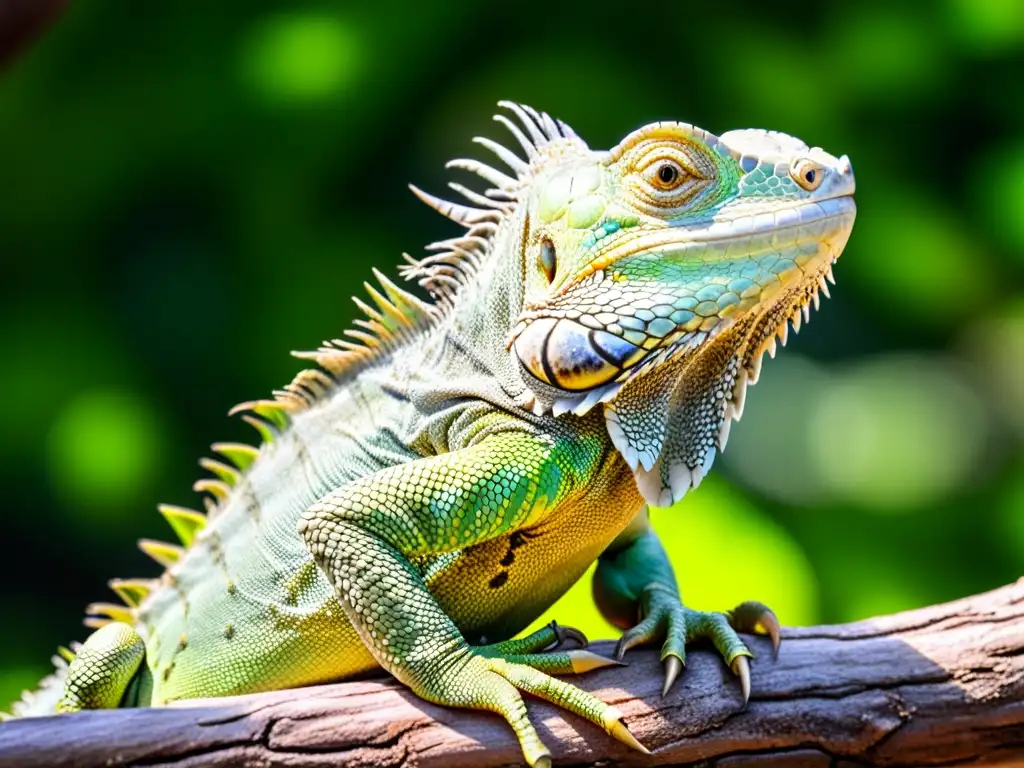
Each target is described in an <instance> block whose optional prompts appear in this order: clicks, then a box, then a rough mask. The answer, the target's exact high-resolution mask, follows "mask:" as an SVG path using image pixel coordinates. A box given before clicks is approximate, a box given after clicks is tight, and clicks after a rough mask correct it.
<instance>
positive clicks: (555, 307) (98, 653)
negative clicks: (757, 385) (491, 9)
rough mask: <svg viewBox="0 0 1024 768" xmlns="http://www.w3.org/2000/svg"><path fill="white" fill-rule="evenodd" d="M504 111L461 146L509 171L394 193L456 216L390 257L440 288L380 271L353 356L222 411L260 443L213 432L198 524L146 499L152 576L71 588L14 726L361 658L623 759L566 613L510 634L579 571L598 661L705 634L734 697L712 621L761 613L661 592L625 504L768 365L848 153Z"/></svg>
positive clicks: (822, 271) (341, 351)
mask: <svg viewBox="0 0 1024 768" xmlns="http://www.w3.org/2000/svg"><path fill="white" fill-rule="evenodd" d="M504 106H506V107H508V109H510V110H511V112H512V113H513V115H514V116H515V117H516V118H517V119H518V121H519V122H518V124H515V123H512V122H511V121H510V120H508V119H507V118H506V117H504V116H499V118H498V119H499V120H501V121H502V122H503V123H504V124H506V126H508V127H509V128H510V130H511V131H512V133H513V135H514V136H515V138H516V139H517V141H518V142H519V144H520V146H521V147H522V149H523V150H524V151H525V153H526V155H527V158H526V160H523V159H521V158H520V157H518V156H515V155H513V154H512V153H511V152H510V151H509V150H507V149H505V148H503V147H500V146H498V145H497V144H495V143H494V142H491V141H489V140H480V142H481V143H482V144H484V145H485V146H487V147H488V148H490V149H492V150H493V151H495V152H496V153H497V154H498V155H499V157H501V159H502V160H503V161H505V162H506V163H507V164H508V165H509V166H510V167H511V168H512V169H513V171H514V175H512V176H509V175H505V174H503V173H501V172H499V171H497V170H495V169H493V168H490V167H488V166H484V165H483V164H482V163H479V162H476V161H456V162H455V163H453V165H455V166H457V167H461V168H465V169H468V170H470V171H473V172H476V173H478V174H479V175H480V176H482V177H483V178H484V179H486V180H487V181H488V182H490V183H491V184H492V185H493V188H492V189H491V190H489V191H488V194H487V195H486V196H483V195H480V194H478V193H474V192H471V191H468V190H462V189H461V188H459V189H460V191H463V193H464V194H465V195H466V197H467V198H468V199H469V200H470V202H472V203H475V205H476V206H477V207H469V206H461V205H456V204H453V203H447V202H445V201H441V200H439V199H437V198H434V197H431V196H430V195H427V194H425V193H422V192H420V191H419V190H414V191H416V192H417V194H419V195H420V196H421V197H422V198H423V199H424V200H425V201H426V202H428V204H430V205H431V206H433V207H435V208H437V209H438V210H439V211H441V212H442V213H444V214H445V215H447V216H448V217H449V218H452V219H454V220H455V221H457V222H459V223H461V224H463V225H464V226H466V227H467V229H468V231H467V233H466V235H465V236H463V237H460V238H455V239H453V240H451V241H445V242H444V243H440V244H435V245H434V246H431V247H430V248H431V249H432V250H434V251H439V253H434V254H433V255H429V256H427V257H425V258H424V259H422V260H420V261H418V262H416V261H412V262H411V263H410V265H409V266H407V267H406V268H405V274H406V276H407V277H408V278H410V279H416V280H419V282H420V283H421V284H422V285H424V286H425V287H426V288H427V289H428V290H429V291H430V292H431V293H432V294H433V295H434V296H435V298H436V300H437V303H436V304H435V305H426V304H424V303H423V302H421V301H419V300H418V299H415V298H414V297H412V296H411V295H409V294H407V293H405V292H404V291H402V290H401V289H399V288H398V287H397V286H395V285H394V284H392V283H390V281H387V280H386V278H383V277H381V282H382V286H383V289H382V290H383V293H379V292H377V291H375V290H374V289H372V288H371V289H369V290H370V292H371V297H372V298H373V301H374V303H375V305H376V306H375V307H368V306H366V305H364V304H362V303H360V306H361V307H363V308H364V310H365V311H366V313H367V315H368V320H366V321H364V322H363V323H362V324H361V325H362V327H361V329H358V330H356V331H354V332H352V333H351V334H350V335H351V336H353V337H355V338H356V339H358V340H360V341H362V342H364V344H365V346H358V345H355V344H353V343H351V342H345V341H336V342H333V343H330V344H328V345H326V346H325V347H324V348H322V349H321V350H319V351H318V352H315V353H310V354H309V355H306V356H307V357H311V358H312V359H314V360H315V361H316V362H317V363H318V364H319V366H320V370H319V371H307V372H304V373H302V374H300V375H299V376H298V377H297V378H296V380H295V381H294V382H293V384H292V385H290V386H289V387H288V388H287V389H286V390H285V391H282V392H280V393H278V394H277V396H276V399H275V400H271V401H261V402H258V403H250V404H244V405H243V406H241V408H242V409H243V410H247V411H249V412H250V416H249V418H250V419H252V421H253V423H254V425H256V426H257V427H258V428H259V429H260V430H261V433H262V434H263V435H264V437H265V438H266V442H265V444H264V445H263V446H262V448H261V449H260V450H259V451H258V452H257V451H256V450H255V449H252V448H249V447H246V446H233V445H220V446H215V450H217V451H218V452H219V453H221V454H222V455H223V456H225V457H227V458H228V459H230V460H231V461H232V463H233V464H234V465H235V466H231V465H228V464H223V463H219V462H212V461H209V460H207V461H205V462H204V466H205V467H207V468H208V469H210V470H211V471H212V472H214V474H215V475H216V476H217V477H218V478H219V479H217V480H205V481H200V482H199V483H197V488H198V489H199V490H203V491H207V492H209V493H211V494H212V495H213V496H214V497H215V499H216V501H215V502H214V503H213V504H211V505H210V507H211V513H210V515H209V516H208V517H204V516H202V515H200V514H199V513H195V512H191V511H187V510H180V509H177V508H164V509H162V511H163V512H164V514H165V516H166V517H167V518H168V520H169V521H170V522H171V523H172V526H173V527H174V529H175V531H176V532H177V533H178V534H179V537H180V538H181V539H182V544H183V545H184V546H183V547H180V548H179V547H176V546H171V545H160V544H157V543H152V542H148V543H144V549H145V550H146V551H147V552H149V553H150V554H152V555H153V556H154V558H156V559H157V560H158V561H159V562H161V563H163V564H164V565H166V566H167V570H166V571H165V573H164V574H163V576H162V577H161V578H160V579H159V581H146V580H130V581H115V582H112V586H113V587H114V588H115V590H116V591H117V592H118V593H119V594H120V595H121V596H122V597H123V598H124V599H125V601H126V602H127V603H128V606H127V607H117V606H110V605H105V604H98V605H94V606H91V607H90V613H92V614H94V616H93V618H92V619H91V621H92V623H93V624H105V626H103V628H102V629H100V630H99V631H97V632H96V633H95V634H93V635H92V636H91V637H90V638H89V639H88V640H87V641H86V642H85V644H84V645H83V646H82V648H81V650H80V651H79V653H78V655H77V657H76V658H75V659H74V660H73V661H72V663H71V666H70V668H69V669H68V670H67V671H66V672H65V673H63V674H61V675H58V677H57V678H55V679H49V682H48V683H46V684H44V686H43V690H42V691H41V692H40V693H39V694H37V695H36V696H35V698H34V699H33V700H31V701H27V702H26V703H23V704H22V705H21V706H20V707H19V708H18V710H17V712H18V713H19V714H30V713H35V712H38V711H41V710H43V709H46V708H47V707H48V706H52V705H53V704H54V703H55V704H56V708H57V709H58V710H60V711H75V710H79V709H83V708H91V707H110V706H118V705H122V706H125V705H159V704H163V703H166V702H168V701H172V700H177V699H183V698H189V697H195V696H220V695H228V694H237V693H246V692H253V691H260V690H267V689H274V688H283V687H290V686H298V685H304V684H310V683H317V682H323V681H327V680H337V679H343V678H345V677H348V676H351V675H353V674H356V673H358V672H362V671H365V670H367V669H370V668H372V667H374V666H375V665H379V666H381V667H383V668H385V669H386V670H388V671H389V672H390V673H392V674H393V675H394V676H395V677H397V678H398V679H399V680H401V681H402V682H404V683H405V684H406V685H408V686H409V687H410V688H411V689H412V690H413V691H415V692H416V693H417V694H418V695H419V696H421V697H423V698H424V699H427V700H430V701H433V702H437V703H440V704H447V705H451V706H460V707H469V708H474V709H486V710H491V711H494V712H497V713H499V714H500V715H502V716H503V717H505V718H506V719H507V720H508V722H509V723H510V724H511V725H512V727H513V728H514V730H515V732H516V735H517V736H518V738H519V741H520V743H521V744H522V747H523V753H524V756H525V758H526V760H527V762H528V763H529V764H531V765H535V766H536V765H547V764H549V763H550V753H549V752H548V750H547V748H546V747H545V746H544V744H543V743H542V742H541V741H540V738H539V737H538V735H537V732H536V731H535V730H534V729H533V727H532V725H531V724H530V721H529V718H528V716H527V712H526V707H525V704H524V703H523V699H522V697H521V692H527V693H530V694H533V695H535V696H539V697H542V698H546V699H548V700H550V701H552V702H554V703H556V704H558V705H560V706H562V707H563V708H565V709H568V710H570V711H572V712H575V713H576V714H578V715H580V716H581V717H584V718H586V719H588V720H591V721H592V722H595V723H597V724H599V725H601V726H602V727H603V728H604V729H605V730H606V731H608V733H610V734H611V735H612V736H614V737H616V738H618V739H620V740H622V741H624V742H626V743H628V744H630V745H631V746H633V747H635V748H637V749H641V750H642V749H643V747H642V746H641V745H639V744H638V743H637V742H636V741H635V739H633V737H632V736H631V735H630V734H629V732H628V731H627V730H626V728H625V727H624V726H623V725H622V723H621V719H620V715H619V713H618V712H617V711H616V710H615V708H614V707H610V706H608V705H606V704H604V703H603V702H601V701H600V700H598V699H596V698H595V697H593V696H592V695H590V694H587V693H584V692H583V691H581V690H580V689H578V688H577V687H575V686H573V685H571V684H569V683H566V682H563V681H561V680H557V679H554V678H552V677H550V675H552V674H570V673H578V672H583V671H586V670H588V669H593V668H595V667H597V666H603V665H607V664H613V663H615V662H614V661H613V660H610V659H602V658H601V657H599V656H596V655H595V654H592V653H590V652H588V651H586V650H581V649H571V650H555V651H554V652H545V650H546V649H548V648H549V646H551V645H552V644H553V643H556V642H557V643H560V642H561V641H562V640H564V639H567V638H570V639H575V640H577V641H581V640H582V637H581V636H579V634H578V633H576V632H575V631H573V630H571V629H564V628H558V627H556V626H551V627H547V628H544V629H542V630H541V631H539V632H537V633H535V634H534V635H532V636H530V637H529V638H524V639H520V640H511V639H510V638H512V637H513V636H514V635H515V634H516V633H518V632H520V631H521V630H522V629H523V628H524V627H525V626H526V625H527V624H529V623H530V622H531V621H532V620H533V619H534V618H536V617H537V616H538V615H539V614H540V613H541V612H543V611H544V610H545V609H546V608H547V607H548V606H549V605H551V604H552V603H553V602H554V601H555V600H556V599H557V598H558V597H559V596H560V595H561V594H562V593H563V592H564V591H565V590H566V589H568V587H569V586H570V585H571V584H572V583H573V582H575V581H576V580H577V579H578V578H579V577H580V575H582V573H583V572H584V571H585V569H586V568H587V567H588V565H589V564H590V563H592V562H594V560H598V562H599V565H598V569H597V572H596V576H595V584H594V587H595V595H596V597H597V600H598V604H599V607H600V608H601V610H602V612H603V613H604V615H605V616H606V617H608V618H609V620H611V621H612V622H613V623H615V624H617V625H618V626H620V627H622V628H623V629H625V630H626V632H625V634H624V635H623V637H622V640H621V641H620V644H619V647H618V649H617V656H618V657H619V658H621V657H622V655H623V654H624V653H625V652H626V651H627V650H628V649H629V648H632V647H633V646H635V645H637V644H639V643H644V642H654V643H660V644H661V648H662V654H661V655H662V659H663V661H664V663H665V676H666V677H665V692H666V693H668V691H669V688H670V687H671V685H672V683H673V681H674V680H675V678H676V676H677V675H678V674H679V672H680V670H681V668H682V665H683V663H684V661H685V649H686V644H687V643H688V642H689V641H691V640H693V639H694V638H697V637H707V638H709V639H710V640H711V641H712V642H713V643H714V645H715V646H716V648H717V649H718V650H719V652H720V653H721V655H722V656H723V658H724V660H725V661H726V662H727V663H728V664H729V665H730V666H731V667H732V669H733V670H734V672H736V673H737V674H738V675H739V676H740V678H741V683H742V685H743V687H744V695H746V693H747V691H748V688H749V672H748V667H747V662H746V658H747V657H749V656H750V652H749V651H748V650H747V648H746V646H745V645H744V644H743V642H742V640H741V639H740V638H739V636H738V635H737V630H738V631H762V632H767V633H768V634H770V635H772V637H773V640H775V641H776V642H777V639H778V623H777V621H776V620H775V617H774V615H773V614H772V613H771V611H769V610H768V609H767V608H765V607H764V606H762V605H760V604H758V603H745V604H744V605H742V606H739V607H738V608H737V609H735V610H734V611H732V612H728V613H699V612H696V611H691V610H690V609H688V608H686V607H685V606H684V605H683V603H682V601H681V599H680V596H679V591H678V588H677V585H676V580H675V576H674V574H673V572H672V568H671V566H670V565H669V562H668V558H667V557H666V555H665V552H664V549H663V548H662V546H661V543H660V542H659V541H658V539H657V537H656V535H655V534H654V532H653V531H652V530H651V528H650V527H649V525H648V523H647V509H646V506H645V505H646V504H652V505H662V506H664V505H668V504H671V503H673V502H675V501H677V500H678V499H679V498H681V497H682V496H683V495H684V494H685V493H686V492H687V491H688V490H689V489H690V488H693V487H696V486H697V485H698V484H699V483H700V481H701V479H702V478H703V477H704V475H705V474H706V472H707V471H708V469H709V468H710V466H711V463H712V461H713V460H714V457H715V456H716V455H717V452H718V451H720V450H722V449H723V448H724V447H725V441H726V439H727V437H728V426H729V424H730V422H731V420H734V419H737V418H739V415H740V413H741V412H742V405H743V393H744V391H745V388H746V386H747V385H748V384H749V383H751V382H753V381H754V380H756V378H757V376H758V374H759V371H760V361H761V357H762V355H763V353H764V352H765V351H766V350H768V351H771V352H773V353H774V344H775V337H776V335H777V334H783V335H784V331H785V328H786V323H787V321H790V319H791V318H795V320H793V321H792V322H793V323H794V325H796V324H798V323H799V321H800V311H801V309H802V308H803V309H805V311H806V305H807V304H808V302H810V301H811V300H812V299H813V300H814V301H815V302H816V301H817V294H818V290H819V288H820V287H822V286H824V285H825V278H826V277H829V278H830V277H831V265H832V263H833V262H834V260H835V259H836V258H837V257H838V255H839V253H840V252H841V250H842V248H843V246H844V245H845V243H846V240H847V238H848V236H849V232H850V228H851V226H852V223H853V216H854V208H853V203H852V198H851V195H852V193H853V177H852V171H851V170H850V166H849V162H848V161H847V160H846V159H845V158H842V159H837V158H835V157H833V156H831V155H829V154H827V153H825V152H823V151H821V150H817V149H814V150H811V149H808V148H807V147H806V146H805V145H803V144H802V143H801V142H798V141H797V140H795V139H792V138H790V137H787V136H783V135H781V134H770V133H766V132H763V131H739V132H732V133H729V134H725V135H724V136H722V137H714V136H712V135H710V134H707V133H705V132H704V131H701V130H699V129H696V128H693V127H692V126H688V125H684V124H677V123H658V124H654V125H651V126H647V127H646V128H644V129H641V130H639V131H636V132H634V133H633V134H630V135H629V136H627V137H626V138H625V139H624V140H623V141H622V142H621V143H620V144H619V145H618V146H617V147H616V148H614V149H612V150H610V151H608V152H595V151H591V150H590V149H588V148H587V147H586V145H585V144H583V142H582V141H581V140H580V139H579V138H578V137H576V135H575V134H574V133H572V131H571V130H570V129H569V128H568V127H567V126H565V125H564V124H561V123H556V122H555V121H553V120H552V119H551V118H550V117H548V116H547V115H540V114H538V113H536V112H533V111H532V110H530V109H529V108H525V107H519V106H518V105H504ZM783 338H784V336H783ZM143 660H144V662H145V663H142V662H143ZM65 677H66V680H65V679H63V678H65ZM54 691H57V692H59V696H60V698H59V701H56V702H54V699H55V698H56V696H55V695H54V694H53V692H54Z"/></svg>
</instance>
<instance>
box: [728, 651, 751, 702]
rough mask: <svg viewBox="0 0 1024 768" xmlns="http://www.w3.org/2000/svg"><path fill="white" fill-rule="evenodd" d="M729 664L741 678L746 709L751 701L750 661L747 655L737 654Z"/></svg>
mask: <svg viewBox="0 0 1024 768" xmlns="http://www.w3.org/2000/svg"><path fill="white" fill-rule="evenodd" d="M729 666H730V667H731V668H732V671H733V674H735V675H736V676H738V677H739V679H740V691H742V693H743V708H744V709H746V708H747V702H749V701H750V662H749V661H747V657H746V656H737V657H736V658H735V659H733V660H732V664H730V665H729Z"/></svg>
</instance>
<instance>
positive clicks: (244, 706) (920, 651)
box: [0, 579, 1024, 768]
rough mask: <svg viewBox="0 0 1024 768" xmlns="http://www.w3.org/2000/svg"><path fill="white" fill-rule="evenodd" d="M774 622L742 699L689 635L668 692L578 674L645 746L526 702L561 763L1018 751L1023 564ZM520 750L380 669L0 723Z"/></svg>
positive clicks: (18, 753)
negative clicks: (972, 584)
mask: <svg viewBox="0 0 1024 768" xmlns="http://www.w3.org/2000/svg"><path fill="white" fill-rule="evenodd" d="M783 636H784V638H785V639H784V642H783V644H782V651H781V653H780V655H779V658H778V659H777V660H776V661H772V660H771V650H770V647H769V644H768V643H767V641H766V640H764V639H762V638H755V639H754V640H752V642H751V646H752V648H753V649H754V650H755V652H756V653H757V654H758V658H757V660H756V661H755V662H754V663H753V665H752V673H753V692H752V696H751V701H750V707H749V708H748V709H747V710H746V711H745V712H744V711H741V710H740V693H739V686H738V685H737V684H736V681H735V679H734V678H732V676H731V675H730V674H729V673H728V671H727V670H726V669H725V666H724V665H723V664H722V663H721V661H720V660H719V659H718V658H716V657H715V656H713V655H712V654H711V653H710V652H708V651H704V650H695V651H693V652H691V653H690V655H689V659H688V669H687V670H686V672H685V673H684V674H683V675H682V677H681V678H680V680H679V682H678V683H677V684H676V688H675V689H674V691H673V692H672V693H671V694H670V695H669V696H668V697H667V698H665V699H662V698H661V695H660V687H661V673H660V665H659V663H658V660H657V655H656V653H655V652H654V651H640V652H635V653H634V654H632V655H631V664H630V666H629V667H628V668H611V669H605V670H601V671H599V672H593V673H590V674H588V675H584V676H582V677H580V678H578V680H579V682H580V684H581V686H582V687H583V688H586V689H587V690H590V691H593V692H594V693H596V694H597V695H598V696H600V697H601V698H602V699H603V700H604V701H607V702H611V703H614V704H615V705H616V706H617V707H618V708H619V709H620V710H622V712H623V713H624V715H625V716H626V721H627V723H628V725H629V728H630V729H631V730H632V731H633V733H634V734H636V735H637V737H638V738H639V739H640V740H641V741H643V742H644V744H646V745H647V746H648V747H649V748H650V749H651V750H652V751H653V752H654V754H653V755H652V756H651V757H645V756H643V755H639V754H637V753H634V752H629V751H628V750H627V749H626V748H625V747H623V746H622V745H621V744H619V743H618V742H616V741H614V740H612V739H611V738H610V737H609V736H607V735H606V734H604V733H603V732H602V731H601V730H600V729H599V728H597V727H594V726H592V725H590V724H589V723H586V722H583V721H581V720H580V719H579V718H576V717H574V716H572V715H565V714H564V713H562V712H560V711H558V710H557V709H555V708H554V707H552V706H550V705H548V704H546V703H544V702H539V701H536V700H531V701H530V702H529V706H530V712H531V716H532V718H533V721H534V723H535V724H536V725H537V728H538V730H539V731H540V734H541V737H542V738H543V739H544V741H545V742H546V743H547V744H548V745H549V747H551V749H552V750H553V752H554V755H555V760H556V763H558V764H561V765H569V764H572V765H580V764H593V763H596V762H605V763H609V762H611V763H628V764H632V765H652V764H666V763H671V764H695V763H699V764H701V765H715V766H729V767H730V768H740V767H741V766H743V767H745V766H768V765H771V766H789V765H794V766H797V765H799V766H853V765H886V766H895V765H907V766H910V765H914V766H920V765H944V766H948V765H965V764H968V763H970V764H985V765H1000V764H1002V765H1014V764H1015V765H1021V764H1024V579H1021V580H1020V581H1018V582H1017V583H1016V584H1013V585H1010V586H1007V587H1003V588H1002V589H998V590H995V591H993V592H989V593H986V594H982V595H977V596H975V597H970V598H967V599H965V600H960V601H957V602H954V603H949V604H946V605H939V606H933V607H931V608H925V609H922V610H918V611H909V612H907V613H902V614H898V615H895V616H888V617H883V618H877V619H871V620H868V621H862V622H857V623H855V624H845V625H840V626H823V627H806V628H794V629H788V630H785V632H784V635H783ZM597 649H598V650H599V651H601V652H604V653H608V652H609V651H610V649H611V646H610V644H608V643H600V644H597ZM521 760H522V758H521V756H520V753H519V747H518V745H517V743H516V741H515V739H514V738H513V736H512V731H511V729H509V728H508V726H506V725H505V723H503V722H502V721H501V720H500V719H498V718H497V717H496V716H493V715H489V714H485V713H477V712H467V711H463V710H451V709H445V708H442V707H436V706H433V705H431V704H427V703H425V702H423V701H420V700H419V699H417V698H416V697H415V696H413V695H412V694H411V693H409V692H408V691H406V690H404V689H403V688H402V686H400V685H398V684H397V683H395V682H392V681H389V680H380V681H377V680H373V681H365V682H351V683H341V684H336V685H323V686H317V687H313V688H304V689H300V690H292V691H277V692H271V693H263V694H257V695H253V696H242V697H235V698H229V699H208V700H202V701H191V702H182V703H180V704H178V705H176V706H173V707H167V708H162V709H127V710H107V711H99V712H87V713H82V714H78V715H65V716H62V717H59V718H36V719H27V720H16V721H12V722H9V723H5V724H3V725H0V765H3V766H19V768H34V767H35V766H99V765H145V766H155V765H160V766H175V767H176V768H182V767H184V766H227V765H232V766H234V765H259V766H264V765H286V766H342V765H344V766H404V765H411V766H435V765H436V766H446V767H447V766H470V765H472V766H502V765H508V764H510V763H519V762H521ZM847 761H849V762H847Z"/></svg>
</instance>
